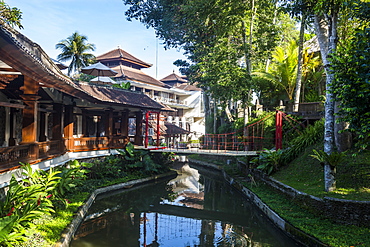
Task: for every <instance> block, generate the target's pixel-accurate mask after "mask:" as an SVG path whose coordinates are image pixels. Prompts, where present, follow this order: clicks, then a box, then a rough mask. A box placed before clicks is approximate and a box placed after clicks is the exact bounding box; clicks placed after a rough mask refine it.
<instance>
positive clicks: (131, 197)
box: [70, 162, 300, 247]
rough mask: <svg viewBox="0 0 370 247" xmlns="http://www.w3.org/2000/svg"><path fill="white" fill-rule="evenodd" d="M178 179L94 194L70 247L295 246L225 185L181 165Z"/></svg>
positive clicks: (204, 172) (213, 176)
mask: <svg viewBox="0 0 370 247" xmlns="http://www.w3.org/2000/svg"><path fill="white" fill-rule="evenodd" d="M177 169H178V171H179V175H178V176H177V177H176V178H174V179H172V180H169V181H168V180H167V181H163V182H158V183H155V184H153V183H152V184H147V185H142V186H139V187H135V188H134V187H133V188H130V189H126V190H124V191H119V192H114V193H110V194H106V195H104V196H100V197H99V198H98V199H97V200H96V202H95V203H94V204H93V206H92V207H91V208H90V211H89V213H88V216H87V218H86V220H85V221H84V223H83V224H82V225H81V226H80V227H79V229H78V231H77V233H76V235H75V239H74V240H73V241H72V242H71V245H70V246H71V247H118V246H122V247H136V246H147V247H156V246H161V247H195V246H197V247H198V246H201V247H205V246H207V247H208V246H225V247H239V246H240V247H244V246H248V247H252V246H253V247H256V246H258V247H260V246H284V247H289V246H300V245H299V244H297V243H296V242H294V241H293V240H291V239H289V238H288V237H287V236H286V235H285V234H284V233H283V232H282V231H280V230H279V229H277V228H276V227H275V226H273V225H272V223H271V222H270V221H269V220H267V219H266V218H265V217H264V215H262V213H261V211H260V210H259V209H257V208H256V207H255V206H254V205H252V204H251V203H250V202H249V201H248V200H246V199H244V198H243V197H242V196H241V194H239V192H237V191H235V190H234V189H232V188H231V187H230V186H229V185H227V184H225V183H224V181H223V179H222V177H221V175H220V173H218V172H216V171H211V170H204V169H201V168H197V169H195V168H194V167H193V166H192V167H190V166H189V165H188V164H187V163H181V162H179V163H178V165H177Z"/></svg>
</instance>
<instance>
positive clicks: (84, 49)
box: [55, 31, 95, 75]
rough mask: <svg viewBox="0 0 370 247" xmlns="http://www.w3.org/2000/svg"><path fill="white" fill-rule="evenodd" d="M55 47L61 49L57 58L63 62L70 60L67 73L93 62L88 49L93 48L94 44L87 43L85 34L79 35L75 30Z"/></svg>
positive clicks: (93, 57) (92, 49)
mask: <svg viewBox="0 0 370 247" xmlns="http://www.w3.org/2000/svg"><path fill="white" fill-rule="evenodd" d="M55 48H56V49H61V50H62V53H60V54H59V55H58V57H57V59H58V60H60V61H62V62H65V61H68V60H71V63H70V64H69V66H68V75H70V74H71V72H77V73H78V72H79V71H81V68H83V67H85V66H87V65H89V64H91V63H93V60H94V59H95V56H94V55H93V54H91V53H88V52H89V51H94V50H95V45H94V44H90V43H87V36H85V35H80V34H79V33H78V32H77V31H76V32H74V33H73V34H72V35H71V36H69V37H68V38H67V39H64V40H61V41H60V42H59V43H58V44H56V45H55Z"/></svg>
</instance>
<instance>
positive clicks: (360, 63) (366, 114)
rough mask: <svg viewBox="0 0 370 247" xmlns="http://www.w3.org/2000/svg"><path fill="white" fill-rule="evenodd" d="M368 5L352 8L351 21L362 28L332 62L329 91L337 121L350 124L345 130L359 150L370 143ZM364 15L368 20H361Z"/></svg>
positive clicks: (369, 36)
mask: <svg viewBox="0 0 370 247" xmlns="http://www.w3.org/2000/svg"><path fill="white" fill-rule="evenodd" d="M369 5H370V3H368V2H367V3H365V2H361V3H358V6H356V8H354V10H357V12H356V11H355V12H354V16H353V17H354V18H357V20H358V22H359V23H360V24H361V25H359V26H358V28H357V29H356V30H355V34H354V36H352V37H350V38H348V39H346V40H344V41H343V43H342V45H341V46H339V47H338V49H337V52H336V54H335V56H334V58H333V59H332V63H333V70H334V71H335V80H334V82H333V84H332V88H333V93H334V95H335V98H336V99H337V100H338V101H339V102H340V103H341V105H340V106H341V111H340V112H339V115H340V121H345V122H348V123H349V124H350V125H349V129H348V130H349V131H352V132H354V133H356V137H357V140H358V141H357V143H356V145H357V147H358V148H359V149H361V150H363V149H365V148H367V147H368V143H369V140H370V131H369V130H370V88H369V81H370V73H369V71H370V28H369V24H370V18H369V13H370V11H369V9H370V8H369ZM360 10H362V11H361V12H360ZM366 13H367V17H366V18H364V19H362V17H363V16H364V15H366ZM360 16H361V17H360Z"/></svg>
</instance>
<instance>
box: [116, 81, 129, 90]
mask: <svg viewBox="0 0 370 247" xmlns="http://www.w3.org/2000/svg"><path fill="white" fill-rule="evenodd" d="M112 86H113V87H116V88H121V89H126V90H128V89H130V87H131V83H130V82H129V81H127V82H122V83H121V84H113V85H112Z"/></svg>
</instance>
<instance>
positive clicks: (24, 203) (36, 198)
mask: <svg viewBox="0 0 370 247" xmlns="http://www.w3.org/2000/svg"><path fill="white" fill-rule="evenodd" d="M24 168H25V171H26V172H25V173H24V174H26V175H28V174H29V175H30V178H29V179H24V180H22V181H20V182H18V181H17V180H16V179H15V177H14V176H13V177H12V179H11V180H10V184H9V190H8V192H7V194H6V197H5V199H4V200H3V201H0V216H1V218H0V244H2V245H5V246H8V245H9V246H11V245H13V244H15V243H19V242H22V241H24V240H25V237H24V232H25V229H27V228H28V227H30V226H31V225H32V221H33V220H35V219H37V218H38V217H40V216H41V215H43V214H50V213H52V212H54V210H53V209H52V207H53V205H52V202H51V200H50V199H49V197H48V192H49V191H51V190H52V189H53V188H54V186H55V180H56V179H55V173H49V174H48V175H47V176H46V178H45V177H44V178H43V179H42V182H41V183H37V182H36V183H35V181H36V180H35V179H36V178H37V177H39V176H40V173H38V172H33V171H32V169H30V166H29V165H26V166H24ZM41 177H42V176H40V178H41ZM45 186H48V187H45Z"/></svg>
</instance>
